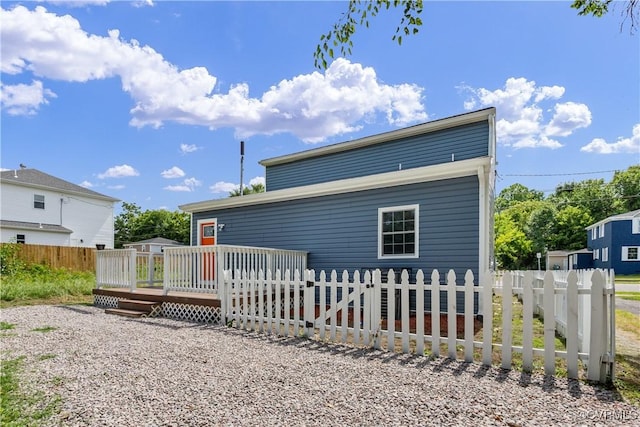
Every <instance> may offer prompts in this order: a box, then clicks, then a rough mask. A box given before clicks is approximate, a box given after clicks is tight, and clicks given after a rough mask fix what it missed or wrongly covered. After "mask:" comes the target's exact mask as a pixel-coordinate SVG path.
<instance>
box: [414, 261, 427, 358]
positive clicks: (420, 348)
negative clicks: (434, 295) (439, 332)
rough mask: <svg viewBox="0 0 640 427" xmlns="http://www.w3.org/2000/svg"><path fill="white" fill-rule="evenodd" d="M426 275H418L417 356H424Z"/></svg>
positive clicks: (420, 273)
mask: <svg viewBox="0 0 640 427" xmlns="http://www.w3.org/2000/svg"><path fill="white" fill-rule="evenodd" d="M424 309H425V307H424V273H423V272H422V270H418V272H417V273H416V354H418V355H420V356H423V355H424Z"/></svg>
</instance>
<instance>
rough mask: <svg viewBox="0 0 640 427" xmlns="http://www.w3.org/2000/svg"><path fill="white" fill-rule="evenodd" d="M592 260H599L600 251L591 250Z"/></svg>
mask: <svg viewBox="0 0 640 427" xmlns="http://www.w3.org/2000/svg"><path fill="white" fill-rule="evenodd" d="M593 259H600V249H594V250H593Z"/></svg>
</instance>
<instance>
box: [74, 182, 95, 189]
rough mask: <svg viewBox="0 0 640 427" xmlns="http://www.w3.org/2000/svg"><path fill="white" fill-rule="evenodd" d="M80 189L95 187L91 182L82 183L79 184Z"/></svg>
mask: <svg viewBox="0 0 640 427" xmlns="http://www.w3.org/2000/svg"><path fill="white" fill-rule="evenodd" d="M78 185H79V186H80V187H84V188H91V187H93V184H92V183H90V182H89V181H82V182H81V183H80V184H78Z"/></svg>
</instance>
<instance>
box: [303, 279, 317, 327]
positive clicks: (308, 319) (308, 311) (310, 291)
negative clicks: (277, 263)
mask: <svg viewBox="0 0 640 427" xmlns="http://www.w3.org/2000/svg"><path fill="white" fill-rule="evenodd" d="M304 274H305V276H304V282H305V284H304V308H303V310H304V325H305V333H304V336H305V337H312V336H313V333H314V330H315V327H314V324H315V320H316V319H315V317H316V310H315V307H316V302H315V284H314V283H313V281H312V279H315V277H316V273H315V271H313V270H306V271H305V272H304ZM310 284H311V286H310Z"/></svg>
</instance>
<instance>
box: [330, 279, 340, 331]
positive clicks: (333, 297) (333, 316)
mask: <svg viewBox="0 0 640 427" xmlns="http://www.w3.org/2000/svg"><path fill="white" fill-rule="evenodd" d="M330 285H331V287H330V288H329V292H330V295H329V298H330V301H331V304H330V307H331V308H333V307H335V306H336V304H337V303H338V272H337V271H335V270H332V271H331V283H330ZM330 310H331V312H330V320H329V323H330V325H331V329H330V335H329V336H330V338H331V341H333V342H335V341H336V328H337V323H338V313H337V312H336V310H333V309H330Z"/></svg>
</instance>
